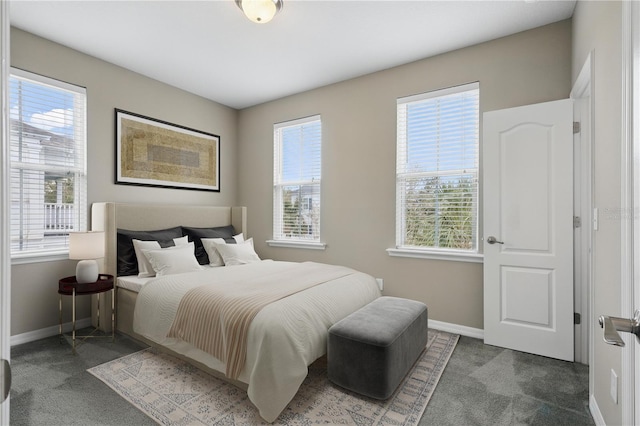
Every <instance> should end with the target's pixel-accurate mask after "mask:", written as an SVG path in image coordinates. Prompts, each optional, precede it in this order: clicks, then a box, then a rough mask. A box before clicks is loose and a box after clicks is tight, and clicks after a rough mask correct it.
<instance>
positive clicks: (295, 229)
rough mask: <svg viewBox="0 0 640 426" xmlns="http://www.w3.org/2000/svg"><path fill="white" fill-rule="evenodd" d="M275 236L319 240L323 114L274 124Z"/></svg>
mask: <svg viewBox="0 0 640 426" xmlns="http://www.w3.org/2000/svg"><path fill="white" fill-rule="evenodd" d="M273 139H274V176H273V182H274V188H273V205H274V213H273V239H274V240H276V241H287V240H289V241H310V242H319V241H320V183H321V165H322V164H321V151H322V124H321V120H320V116H313V117H307V118H301V119H298V120H293V121H288V122H285V123H279V124H276V125H274V136H273Z"/></svg>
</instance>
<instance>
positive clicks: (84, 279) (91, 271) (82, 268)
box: [76, 259, 98, 284]
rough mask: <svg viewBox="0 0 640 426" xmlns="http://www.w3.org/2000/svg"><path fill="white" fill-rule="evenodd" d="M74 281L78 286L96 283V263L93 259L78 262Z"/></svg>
mask: <svg viewBox="0 0 640 426" xmlns="http://www.w3.org/2000/svg"><path fill="white" fill-rule="evenodd" d="M76 281H77V282H78V283H80V284H83V283H95V282H96V281H98V262H96V261H95V259H90V260H81V261H80V262H78V265H77V266H76Z"/></svg>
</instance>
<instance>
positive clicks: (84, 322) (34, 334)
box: [11, 318, 91, 346]
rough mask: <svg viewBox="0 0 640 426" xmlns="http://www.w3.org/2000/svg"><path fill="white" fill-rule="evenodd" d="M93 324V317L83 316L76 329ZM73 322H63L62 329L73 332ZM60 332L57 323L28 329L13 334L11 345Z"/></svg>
mask: <svg viewBox="0 0 640 426" xmlns="http://www.w3.org/2000/svg"><path fill="white" fill-rule="evenodd" d="M90 325H91V318H82V319H80V320H77V321H76V330H79V329H81V328H85V327H89V326H90ZM71 329H72V324H71V323H70V322H67V323H64V324H62V331H63V332H64V333H69V332H71ZM59 332H60V328H59V327H58V326H57V325H54V326H52V327H47V328H41V329H40V330H34V331H28V332H26V333H22V334H16V335H15V336H11V346H15V345H21V344H23V343H29V342H33V341H35V340H40V339H44V338H45V337H51V336H55V335H56V334H58V333H59Z"/></svg>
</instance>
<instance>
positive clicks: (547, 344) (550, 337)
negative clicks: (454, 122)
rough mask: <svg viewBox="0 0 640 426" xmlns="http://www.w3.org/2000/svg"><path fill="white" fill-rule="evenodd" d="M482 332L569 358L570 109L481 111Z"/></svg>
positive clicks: (490, 338) (558, 104)
mask: <svg viewBox="0 0 640 426" xmlns="http://www.w3.org/2000/svg"><path fill="white" fill-rule="evenodd" d="M483 126H484V131H483V151H482V154H483V175H482V176H483V191H484V195H483V203H484V210H483V214H484V222H483V226H484V230H483V232H484V239H483V240H484V340H485V343H486V344H489V345H495V346H500V347H505V348H510V349H515V350H518V351H523V352H529V353H533V354H538V355H544V356H548V357H552V358H558V359H563V360H567V361H573V356H574V344H573V331H574V328H573V312H574V311H573V145H572V144H573V109H572V101H571V100H569V99H567V100H561V101H554V102H547V103H542V104H536V105H527V106H523V107H518V108H510V109H505V110H500V111H491V112H486V113H485V114H484V121H483Z"/></svg>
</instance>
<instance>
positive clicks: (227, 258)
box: [217, 238, 260, 266]
mask: <svg viewBox="0 0 640 426" xmlns="http://www.w3.org/2000/svg"><path fill="white" fill-rule="evenodd" d="M217 249H218V253H220V256H222V260H223V261H224V264H225V265H227V266H230V265H244V264H247V263H252V262H259V261H260V258H259V257H258V255H257V254H256V252H255V250H254V249H253V238H249V239H248V240H247V241H245V242H244V243H242V244H219V245H218V246H217Z"/></svg>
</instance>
